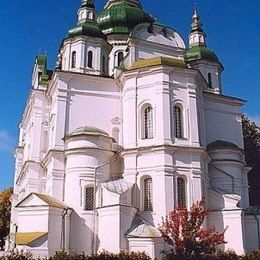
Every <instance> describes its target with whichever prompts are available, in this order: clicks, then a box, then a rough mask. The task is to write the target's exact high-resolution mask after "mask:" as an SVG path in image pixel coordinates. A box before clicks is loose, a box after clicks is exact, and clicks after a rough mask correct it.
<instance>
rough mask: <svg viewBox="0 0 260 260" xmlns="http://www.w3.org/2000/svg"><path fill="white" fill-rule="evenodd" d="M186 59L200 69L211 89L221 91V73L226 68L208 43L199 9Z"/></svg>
mask: <svg viewBox="0 0 260 260" xmlns="http://www.w3.org/2000/svg"><path fill="white" fill-rule="evenodd" d="M184 59H185V62H186V63H187V64H188V65H189V66H190V67H192V68H196V69H199V70H200V72H201V73H202V75H203V76H204V78H205V79H206V81H207V83H208V90H209V91H212V92H214V93H221V73H222V71H223V70H224V68H223V66H222V64H221V63H220V62H219V59H218V57H217V55H216V53H215V52H214V51H213V50H211V49H209V48H208V47H207V45H206V34H205V32H204V31H203V27H202V23H201V20H200V16H199V13H198V10H197V9H195V10H194V14H193V16H192V24H191V32H190V35H189V49H188V50H187V52H186V53H185V55H184Z"/></svg>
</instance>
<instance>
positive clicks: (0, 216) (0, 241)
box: [0, 188, 12, 248]
mask: <svg viewBox="0 0 260 260" xmlns="http://www.w3.org/2000/svg"><path fill="white" fill-rule="evenodd" d="M11 196H12V189H11V188H9V189H5V190H4V191H2V192H0V248H1V247H3V246H4V238H5V237H6V236H7V235H8V234H9V228H10V217H11V201H10V199H11Z"/></svg>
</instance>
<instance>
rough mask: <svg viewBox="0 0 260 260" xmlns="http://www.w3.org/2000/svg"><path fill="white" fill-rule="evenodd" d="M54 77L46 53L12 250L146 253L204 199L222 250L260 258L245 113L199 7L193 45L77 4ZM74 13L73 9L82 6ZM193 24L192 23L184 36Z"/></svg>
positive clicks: (21, 174) (119, 3)
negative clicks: (228, 90)
mask: <svg viewBox="0 0 260 260" xmlns="http://www.w3.org/2000/svg"><path fill="white" fill-rule="evenodd" d="M80 4H81V6H79V10H78V13H77V15H78V19H77V23H76V24H75V26H74V27H72V28H71V29H70V30H69V31H68V33H67V36H66V37H65V38H64V39H63V40H62V43H61V45H60V49H59V50H58V57H57V63H56V68H55V70H53V71H52V70H50V69H49V68H48V66H47V56H46V55H43V54H38V55H37V56H36V59H35V63H34V67H33V73H32V89H31V91H30V93H29V98H28V100H27V104H26V107H25V110H24V113H23V116H22V119H21V123H20V125H19V128H20V135H19V143H18V146H17V148H16V150H15V159H16V162H15V176H14V195H13V198H12V217H11V228H10V235H9V237H8V238H7V239H6V250H11V249H12V248H14V247H16V248H18V249H24V250H27V251H30V252H31V253H33V255H34V256H36V257H44V256H51V255H53V254H54V253H55V251H60V250H65V251H70V252H78V253H81V252H85V253H86V254H91V253H97V252H100V251H102V250H106V251H109V252H114V253H117V252H120V251H122V250H124V251H144V252H146V253H147V254H148V255H149V256H150V257H151V258H155V257H159V256H160V252H161V251H162V250H164V249H165V248H167V247H166V244H165V242H164V241H163V239H162V238H161V235H160V233H159V232H158V225H159V224H161V222H162V217H165V216H166V215H167V213H168V212H169V211H171V210H172V209H173V208H174V206H177V205H182V206H186V207H187V208H189V207H191V205H192V204H193V203H194V202H197V201H199V200H201V199H202V198H205V200H206V206H207V208H209V209H211V210H212V212H211V214H210V216H209V217H208V219H207V222H206V223H205V225H206V226H208V227H211V226H215V227H216V229H217V230H218V231H223V230H224V229H225V228H226V227H228V228H227V231H226V233H225V240H226V241H227V243H226V244H225V245H223V248H222V249H223V250H228V249H231V250H235V251H236V252H237V253H238V254H243V253H244V252H245V251H250V250H254V249H259V234H260V225H259V223H260V212H257V211H256V210H255V209H254V208H250V207H249V199H248V181H247V172H248V171H249V170H250V169H249V168H248V167H247V166H246V164H245V159H244V150H243V137H242V123H241V115H242V113H241V107H242V106H243V105H244V103H245V101H244V100H242V99H239V98H235V97H230V96H226V95H224V94H223V90H222V84H221V75H222V72H223V70H224V67H223V65H222V64H221V61H220V60H219V59H218V57H217V55H216V53H215V52H214V51H213V50H211V49H210V48H208V47H207V44H206V34H205V32H204V30H203V26H202V22H201V19H200V16H199V13H198V11H197V10H195V11H194V14H193V16H192V24H191V30H190V35H189V39H188V42H189V45H188V46H186V45H185V43H184V40H183V38H182V37H181V36H180V35H179V34H178V33H177V31H176V30H175V29H173V28H171V27H169V26H167V25H164V24H162V23H160V22H159V21H158V20H157V19H155V18H154V17H153V16H152V15H150V14H149V13H148V12H146V11H145V10H144V9H143V7H142V4H141V2H140V1H139V0H108V1H107V3H106V5H105V6H104V9H103V10H102V11H101V12H99V13H98V12H97V11H96V9H95V2H94V0H82V2H81V3H80ZM80 4H79V5H80ZM187 26H188V25H187Z"/></svg>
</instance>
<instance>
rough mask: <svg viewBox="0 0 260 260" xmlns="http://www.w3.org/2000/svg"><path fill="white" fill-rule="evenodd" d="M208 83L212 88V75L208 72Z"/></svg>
mask: <svg viewBox="0 0 260 260" xmlns="http://www.w3.org/2000/svg"><path fill="white" fill-rule="evenodd" d="M208 83H209V87H210V88H212V75H211V73H210V72H209V73H208Z"/></svg>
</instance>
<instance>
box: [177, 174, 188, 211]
mask: <svg viewBox="0 0 260 260" xmlns="http://www.w3.org/2000/svg"><path fill="white" fill-rule="evenodd" d="M177 196H178V206H179V207H186V184H185V180H184V179H183V178H181V177H179V178H177Z"/></svg>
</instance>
